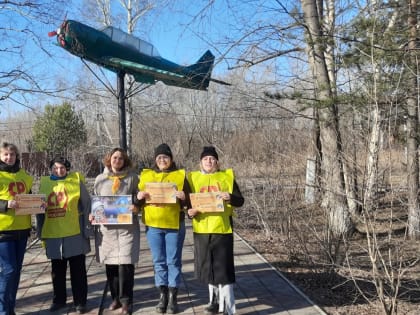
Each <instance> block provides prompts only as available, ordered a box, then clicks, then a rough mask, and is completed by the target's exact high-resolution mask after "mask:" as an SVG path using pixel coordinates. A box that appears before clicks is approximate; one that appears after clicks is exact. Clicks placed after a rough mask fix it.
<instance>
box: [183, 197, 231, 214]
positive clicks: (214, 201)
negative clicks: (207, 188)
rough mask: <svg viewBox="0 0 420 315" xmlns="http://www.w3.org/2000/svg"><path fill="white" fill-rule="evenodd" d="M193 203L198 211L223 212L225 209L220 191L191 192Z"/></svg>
mask: <svg viewBox="0 0 420 315" xmlns="http://www.w3.org/2000/svg"><path fill="white" fill-rule="evenodd" d="M190 199H191V205H192V207H193V208H194V209H196V210H197V211H198V212H201V213H206V212H223V211H224V210H225V207H224V204H223V199H222V195H221V194H220V192H207V193H195V194H190Z"/></svg>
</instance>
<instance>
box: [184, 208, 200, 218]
mask: <svg viewBox="0 0 420 315" xmlns="http://www.w3.org/2000/svg"><path fill="white" fill-rule="evenodd" d="M187 213H188V216H189V217H190V218H194V217H195V216H196V215H197V214H198V213H199V212H198V211H197V210H195V209H193V208H191V209H188V210H187Z"/></svg>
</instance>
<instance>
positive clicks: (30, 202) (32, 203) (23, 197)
mask: <svg viewBox="0 0 420 315" xmlns="http://www.w3.org/2000/svg"><path fill="white" fill-rule="evenodd" d="M15 200H16V201H17V202H18V204H19V208H16V209H15V215H27V214H37V213H45V209H46V208H47V202H46V196H45V194H18V195H15Z"/></svg>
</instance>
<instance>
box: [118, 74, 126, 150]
mask: <svg viewBox="0 0 420 315" xmlns="http://www.w3.org/2000/svg"><path fill="white" fill-rule="evenodd" d="M117 75H118V81H117V93H118V115H119V118H120V128H119V134H120V147H121V148H123V149H124V150H126V151H127V127H126V119H125V91H124V77H125V72H123V71H118V73H117Z"/></svg>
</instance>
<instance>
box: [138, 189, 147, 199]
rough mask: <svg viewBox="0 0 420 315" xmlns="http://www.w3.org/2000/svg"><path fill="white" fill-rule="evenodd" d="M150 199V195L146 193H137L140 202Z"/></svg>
mask: <svg viewBox="0 0 420 315" xmlns="http://www.w3.org/2000/svg"><path fill="white" fill-rule="evenodd" d="M149 198H150V194H149V193H148V192H146V191H139V192H138V193H137V199H138V200H142V199H149Z"/></svg>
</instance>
